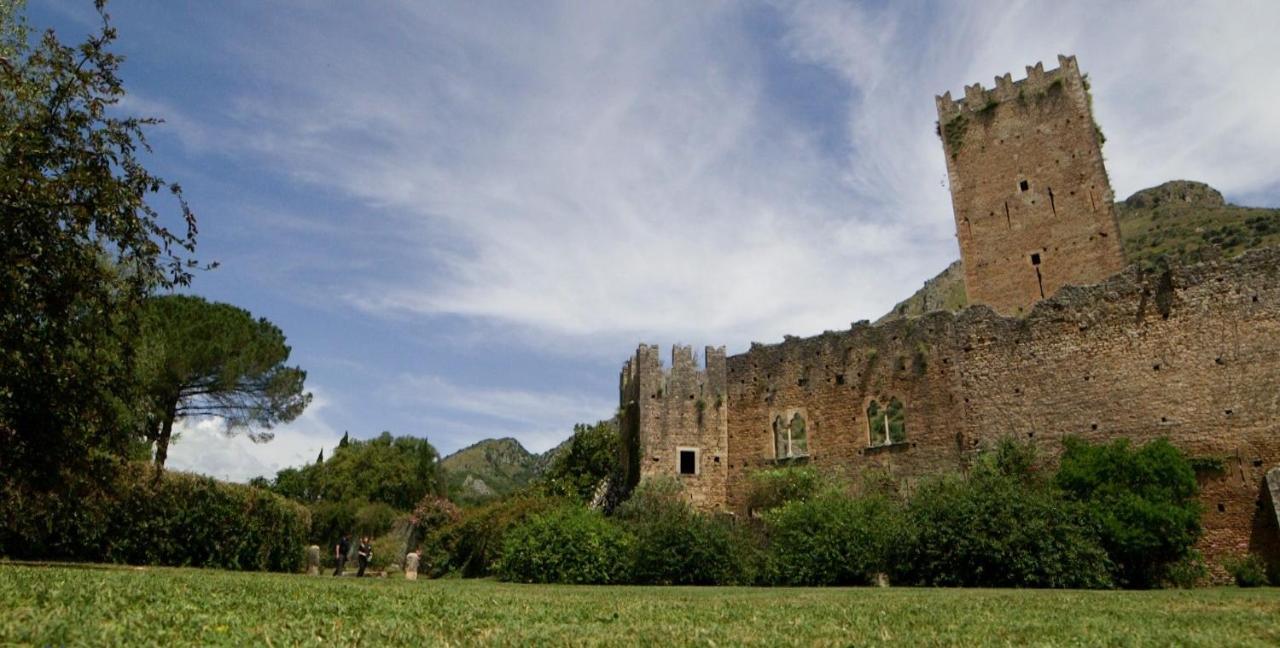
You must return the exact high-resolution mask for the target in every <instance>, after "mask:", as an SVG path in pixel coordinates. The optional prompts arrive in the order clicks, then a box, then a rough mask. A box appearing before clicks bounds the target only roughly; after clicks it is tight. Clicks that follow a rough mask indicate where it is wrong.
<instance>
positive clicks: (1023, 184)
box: [1018, 180, 1031, 191]
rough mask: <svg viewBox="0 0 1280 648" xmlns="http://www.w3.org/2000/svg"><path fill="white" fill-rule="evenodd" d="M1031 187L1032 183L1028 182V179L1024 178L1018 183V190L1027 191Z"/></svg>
mask: <svg viewBox="0 0 1280 648" xmlns="http://www.w3.org/2000/svg"><path fill="white" fill-rule="evenodd" d="M1029 189H1031V183H1029V182H1027V181H1026V180H1023V181H1021V182H1019V183H1018V191H1027V190H1029Z"/></svg>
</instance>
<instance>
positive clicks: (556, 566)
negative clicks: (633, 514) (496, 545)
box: [497, 504, 635, 584]
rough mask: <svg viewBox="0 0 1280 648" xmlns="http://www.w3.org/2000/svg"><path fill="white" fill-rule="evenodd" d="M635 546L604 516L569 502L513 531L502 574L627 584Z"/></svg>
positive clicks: (547, 580) (522, 578) (540, 579)
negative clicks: (632, 551)
mask: <svg viewBox="0 0 1280 648" xmlns="http://www.w3.org/2000/svg"><path fill="white" fill-rule="evenodd" d="M634 543H635V539H634V538H633V537H632V536H631V535H630V534H628V533H627V532H625V531H624V530H623V529H622V528H621V527H619V526H617V525H615V524H613V523H611V522H610V521H609V520H608V519H607V518H605V517H604V515H603V514H602V513H599V512H596V511H590V510H587V509H585V508H582V507H581V506H580V505H576V504H567V505H563V506H560V507H558V508H556V509H553V510H551V511H548V512H545V513H541V514H538V515H534V516H532V517H530V518H529V519H528V520H526V521H525V522H524V523H522V524H520V525H519V526H517V527H515V528H514V529H512V530H511V531H510V532H509V533H508V534H507V536H506V538H505V540H504V541H503V551H502V558H501V559H500V560H499V562H498V565H497V572H498V575H499V577H501V578H502V579H503V580H509V581H517V582H525V583H602V584H603V583H622V582H626V581H627V580H628V577H629V573H628V566H629V565H630V563H631V560H630V558H631V550H632V547H633V545H634Z"/></svg>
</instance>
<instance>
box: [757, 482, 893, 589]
mask: <svg viewBox="0 0 1280 648" xmlns="http://www.w3.org/2000/svg"><path fill="white" fill-rule="evenodd" d="M765 524H766V527H767V529H768V535H769V547H770V550H769V569H768V580H769V581H771V582H773V583H774V584H779V585H868V584H870V583H872V582H874V579H875V575H876V573H878V572H888V571H889V567H890V564H891V560H892V556H891V554H892V551H893V549H894V547H895V546H897V545H898V542H899V539H898V538H899V536H900V534H901V523H900V513H899V511H898V509H897V507H896V506H895V505H894V504H893V503H892V502H890V500H888V499H886V498H884V497H878V496H872V497H865V498H857V499H855V498H851V497H847V496H844V495H840V494H838V493H834V492H832V493H828V494H824V495H821V496H818V497H816V498H813V499H810V500H808V501H803V502H801V501H795V502H791V503H789V504H786V505H784V506H782V507H781V508H777V509H774V510H772V511H770V512H769V513H767V514H766V515H765Z"/></svg>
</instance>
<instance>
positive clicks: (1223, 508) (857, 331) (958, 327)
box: [649, 249, 1280, 557]
mask: <svg viewBox="0 0 1280 648" xmlns="http://www.w3.org/2000/svg"><path fill="white" fill-rule="evenodd" d="M726 369H727V375H726V378H727V394H728V421H727V435H728V439H727V442H728V446H727V447H728V453H727V457H726V461H727V468H728V472H727V476H726V477H727V481H726V490H725V494H724V499H723V500H721V501H716V500H714V499H713V498H709V497H708V496H707V495H705V494H704V495H703V496H702V499H701V501H702V502H703V503H704V508H717V507H720V506H723V507H724V508H728V509H730V510H733V511H735V512H737V513H739V514H746V513H748V511H747V509H746V507H747V500H746V498H747V492H748V476H749V474H750V473H751V472H752V471H754V470H758V469H760V468H765V467H769V466H773V465H775V464H777V463H778V461H777V457H776V456H775V448H774V443H773V432H772V429H771V421H772V420H773V419H774V417H775V415H776V413H778V412H782V411H802V412H804V413H805V415H806V416H807V418H808V420H809V439H808V444H809V457H808V461H809V462H810V463H811V464H812V465H815V466H818V467H821V468H823V469H828V470H835V471H840V472H844V473H846V474H847V476H848V477H849V478H850V479H851V480H853V481H854V482H855V483H856V482H857V481H858V479H859V478H860V476H861V475H864V474H866V472H867V471H868V470H882V471H886V472H888V473H889V474H891V475H893V476H895V477H897V478H899V479H902V480H903V481H904V482H905V483H906V484H907V485H908V487H910V484H911V483H913V482H914V481H916V480H918V479H919V478H921V477H925V476H928V475H934V474H938V473H941V472H946V471H955V470H962V469H963V468H964V467H965V466H966V465H967V464H968V463H969V462H970V461H971V460H972V458H973V456H974V453H976V452H979V451H981V450H982V449H983V448H986V447H990V446H991V445H992V444H994V443H995V442H996V441H998V440H999V439H1000V438H1002V437H1004V436H1009V435H1012V436H1015V437H1018V438H1023V439H1029V440H1031V441H1033V442H1035V443H1036V444H1037V445H1038V446H1039V447H1040V449H1041V450H1042V452H1043V453H1044V454H1046V455H1047V456H1050V457H1054V456H1056V455H1057V454H1058V453H1059V452H1061V449H1062V443H1061V441H1062V438H1063V437H1064V436H1065V435H1068V434H1073V435H1077V436H1080V437H1083V438H1085V439H1087V440H1090V441H1095V442H1101V441H1108V440H1111V439H1115V438H1129V439H1132V440H1133V441H1134V442H1135V443H1142V442H1145V441H1148V440H1152V439H1155V438H1158V437H1167V438H1169V439H1170V440H1171V441H1172V442H1173V443H1174V444H1176V445H1177V446H1179V447H1180V448H1182V449H1183V450H1184V451H1186V452H1187V453H1188V454H1190V455H1191V456H1193V457H1212V458H1218V459H1222V460H1223V461H1224V462H1225V466H1226V471H1225V473H1223V474H1207V475H1204V476H1202V478H1201V480H1202V481H1201V486H1202V490H1203V492H1202V500H1203V502H1204V505H1205V515H1204V518H1203V521H1204V525H1205V528H1206V535H1205V540H1204V542H1203V543H1202V548H1203V549H1204V550H1205V552H1206V553H1207V554H1208V555H1211V556H1214V555H1222V554H1228V553H1239V552H1242V551H1244V550H1246V549H1248V550H1253V551H1261V552H1264V553H1267V554H1269V555H1271V556H1273V557H1274V556H1277V549H1278V547H1277V546H1276V543H1277V530H1276V522H1275V518H1274V516H1273V515H1271V512H1270V508H1269V507H1270V503H1269V501H1268V500H1266V499H1265V497H1264V490H1263V475H1264V473H1265V471H1266V470H1267V469H1269V468H1272V467H1275V466H1278V465H1280V389H1278V387H1280V250H1278V249H1269V250H1261V251H1257V252H1253V253H1250V254H1247V255H1245V256H1243V257H1241V258H1239V259H1236V260H1232V261H1221V262H1216V263H1213V264H1206V265H1201V266H1194V267H1190V268H1185V269H1175V270H1174V271H1172V272H1171V273H1168V274H1165V275H1159V276H1151V275H1148V276H1145V277H1139V276H1138V275H1137V273H1136V270H1135V271H1129V272H1126V273H1123V274H1120V275H1117V276H1115V277H1113V278H1111V279H1110V280H1108V281H1107V282H1105V283H1102V284H1099V285H1095V286H1089V287H1085V288H1068V289H1065V290H1063V291H1061V292H1060V293H1059V294H1058V295H1057V296H1056V297H1054V298H1052V299H1049V300H1046V301H1044V302H1042V303H1040V304H1038V305H1037V306H1036V307H1035V308H1034V309H1033V310H1032V312H1031V313H1029V314H1028V315H1027V316H1026V317H1025V318H1006V317H1002V316H1000V315H998V314H996V313H994V312H992V311H991V310H990V309H988V308H986V307H973V308H969V309H967V310H965V311H963V312H961V313H960V314H958V315H952V314H949V313H934V314H931V315H928V316H926V317H923V318H919V319H915V320H900V321H894V322H890V323H887V324H885V325H881V326H874V327H873V326H870V325H867V324H865V323H863V324H858V325H855V326H854V327H853V328H851V329H850V330H848V331H842V332H828V333H826V334H823V335H820V336H816V337H812V338H806V339H799V338H789V339H788V340H787V341H785V342H783V343H782V344H777V345H768V346H765V345H756V346H753V347H752V349H751V350H750V351H748V352H747V353H744V354H741V355H736V356H732V357H730V358H728V359H727V367H726ZM894 397H896V398H899V399H901V400H902V401H903V402H904V403H905V406H906V418H905V421H906V435H907V436H906V441H905V442H904V443H899V444H891V445H885V446H878V447H875V446H873V445H872V443H871V437H870V431H869V430H868V428H867V414H866V408H867V403H868V402H869V401H870V400H871V399H872V398H876V399H879V400H880V401H881V402H884V401H885V400H887V399H889V398H894ZM683 398H684V399H685V400H687V398H688V396H687V395H685V396H684V397H683ZM677 400H680V399H677ZM659 416H661V415H659ZM649 425H656V422H650V423H649ZM668 427H670V426H668ZM669 445H670V444H669V443H668V444H665V445H661V446H660V447H662V448H663V449H664V450H663V451H664V452H666V451H667V450H666V449H667V448H668V447H669ZM655 467H656V466H655ZM712 497H713V496H712Z"/></svg>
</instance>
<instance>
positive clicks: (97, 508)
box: [0, 464, 311, 571]
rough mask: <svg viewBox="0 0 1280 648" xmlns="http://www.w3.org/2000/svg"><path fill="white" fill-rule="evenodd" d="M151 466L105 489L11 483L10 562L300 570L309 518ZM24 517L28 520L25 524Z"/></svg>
mask: <svg viewBox="0 0 1280 648" xmlns="http://www.w3.org/2000/svg"><path fill="white" fill-rule="evenodd" d="M154 477H155V472H154V471H153V469H152V468H151V467H150V466H147V465H144V464H137V465H132V466H128V467H126V468H125V469H123V470H121V471H120V473H119V474H118V475H117V476H116V477H115V479H114V480H113V481H111V482H110V483H108V484H106V485H104V486H103V487H102V488H101V489H98V490H92V491H83V492H77V493H74V494H59V493H38V492H29V491H25V490H23V489H22V488H21V487H20V486H17V485H14V484H6V485H5V486H4V488H3V490H4V500H5V504H6V509H7V512H8V513H9V514H10V515H12V516H14V517H13V518H11V519H13V521H14V522H16V524H12V525H6V527H5V529H4V531H3V532H0V552H3V553H4V554H5V555H8V556H10V557H13V558H24V559H66V560H84V561H94V562H120V563H129V564H135V565H175V566H193V567H217V568H222V569H251V570H271V571H295V570H298V569H301V567H302V565H303V561H304V556H303V551H304V549H305V546H306V537H307V530H308V528H309V527H310V521H311V520H310V515H309V513H308V511H307V510H306V507H303V506H301V505H299V504H296V503H294V502H290V501H289V500H286V499H285V498H283V497H280V496H278V495H274V494H272V493H269V492H267V491H265V490H262V489H260V488H255V487H252V486H246V485H243V484H229V483H226V482H220V481H218V480H216V479H213V478H210V477H202V476H198V475H191V474H187V473H176V472H165V473H164V474H163V475H162V477H161V478H160V479H159V480H157V479H155V478H154ZM23 520H26V521H25V522H24V521H23Z"/></svg>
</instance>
